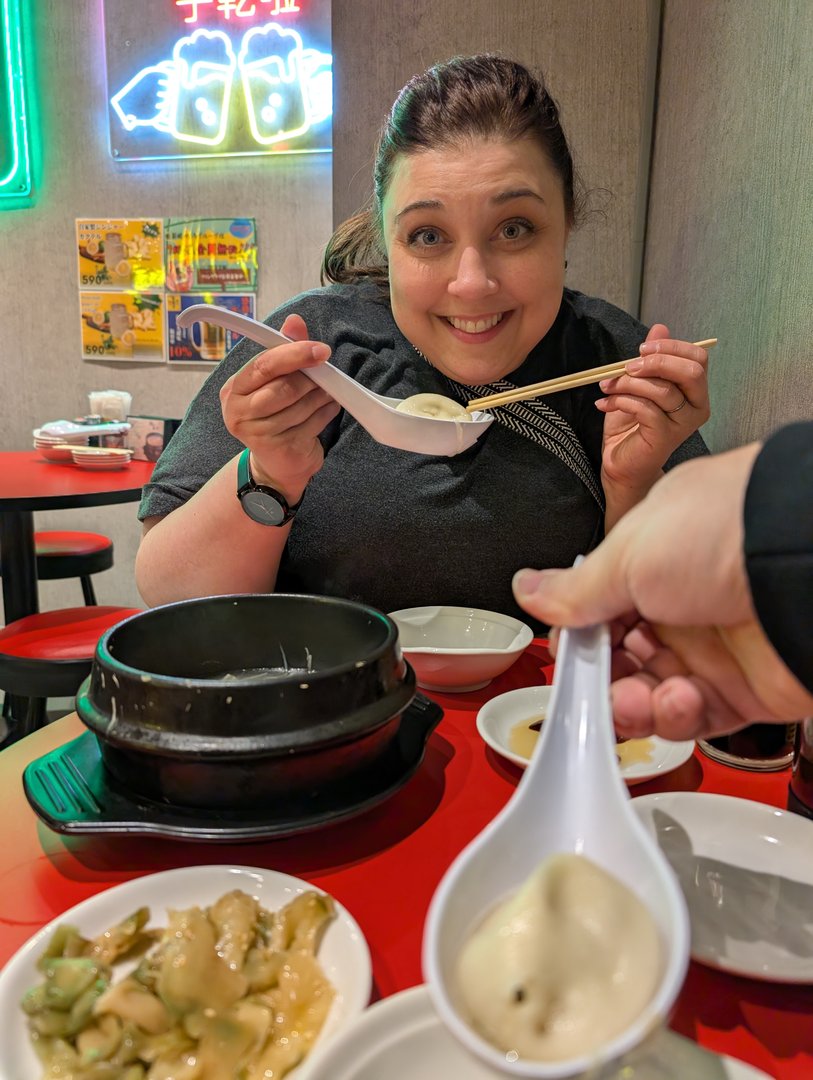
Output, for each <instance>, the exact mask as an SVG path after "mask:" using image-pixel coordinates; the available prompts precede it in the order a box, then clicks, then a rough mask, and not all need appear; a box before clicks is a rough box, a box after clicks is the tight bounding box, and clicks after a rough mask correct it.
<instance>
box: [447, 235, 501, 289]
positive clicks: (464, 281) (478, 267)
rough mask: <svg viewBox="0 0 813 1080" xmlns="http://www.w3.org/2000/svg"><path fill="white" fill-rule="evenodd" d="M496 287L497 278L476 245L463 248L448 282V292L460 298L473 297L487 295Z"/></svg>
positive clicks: (497, 286)
mask: <svg viewBox="0 0 813 1080" xmlns="http://www.w3.org/2000/svg"><path fill="white" fill-rule="evenodd" d="M498 288H499V285H498V283H497V280H496V278H495V277H494V274H493V271H491V270H490V268H489V266H488V263H487V262H486V259H485V258H484V257H483V254H482V252H480V251H479V250H478V249H477V248H476V247H466V248H464V249H463V251H462V252H461V253H460V258H459V259H458V262H457V267H456V268H455V271H454V272H453V274H452V278H451V280H450V282H449V292H450V293H451V294H452V295H453V296H459V297H461V298H475V297H478V296H489V295H490V294H491V293H494V292H496V291H497V289H498Z"/></svg>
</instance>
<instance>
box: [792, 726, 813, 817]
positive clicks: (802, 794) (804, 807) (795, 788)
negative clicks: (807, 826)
mask: <svg viewBox="0 0 813 1080" xmlns="http://www.w3.org/2000/svg"><path fill="white" fill-rule="evenodd" d="M788 810H793V811H795V813H797V814H804V816H805V817H809V818H811V819H812V820H813V716H808V718H807V719H806V720H801V721H800V722H799V724H798V725H797V727H796V742H795V746H794V751H793V769H792V772H791V778H790V787H789V788H788Z"/></svg>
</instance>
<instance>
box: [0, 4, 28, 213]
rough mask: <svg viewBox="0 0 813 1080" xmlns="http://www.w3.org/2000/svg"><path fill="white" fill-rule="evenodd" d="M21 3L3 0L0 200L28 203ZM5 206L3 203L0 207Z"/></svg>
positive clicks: (0, 78) (16, 203)
mask: <svg viewBox="0 0 813 1080" xmlns="http://www.w3.org/2000/svg"><path fill="white" fill-rule="evenodd" d="M21 3H22V0H2V8H1V9H0V10H2V19H3V27H2V33H3V36H2V45H3V56H2V66H0V199H3V200H14V204H15V205H18V206H19V205H24V204H25V203H26V202H28V201H30V196H31V193H32V181H31V154H30V147H29V139H28V117H27V113H26V89H25V72H24V63H23V34H22V11H21ZM0 205H3V206H4V207H5V206H7V205H8V204H7V203H6V202H4V203H2V204H0Z"/></svg>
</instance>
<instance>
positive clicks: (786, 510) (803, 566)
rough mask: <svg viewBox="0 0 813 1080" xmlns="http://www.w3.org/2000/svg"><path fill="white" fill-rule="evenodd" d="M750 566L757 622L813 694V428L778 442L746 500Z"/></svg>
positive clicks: (784, 431) (763, 455) (757, 466)
mask: <svg viewBox="0 0 813 1080" xmlns="http://www.w3.org/2000/svg"><path fill="white" fill-rule="evenodd" d="M744 524H745V566H746V571H747V573H748V580H749V582H750V585H751V595H752V597H753V600H754V607H755V608H756V612H757V616H758V618H759V621H760V623H761V624H762V628H763V630H764V631H765V633H766V634H767V636H768V638H769V639H770V641H771V644H772V645H773V647H774V648H775V649H776V651H777V652H778V653H779V655H780V656H781V657H782V659H783V660H784V662H785V663H786V664H787V666H788V667H789V668H790V670H791V671H792V672H793V674H794V675H795V676H796V678H797V679H798V680H799V682H801V683H802V684H803V685H804V686H806V687H807V688H808V690H810V691H813V421H805V422H803V423H797V424H790V425H788V426H787V427H784V428H781V429H780V430H779V431H777V432H776V433H775V434H774V435H772V436H771V437H770V438H769V439H768V441H767V442H766V443H765V445H764V447H763V448H762V450H761V451H760V454H759V456H758V457H757V459H756V462H755V463H754V468H753V471H752V473H751V478H750V480H749V482H748V489H747V491H746V494H745V508H744Z"/></svg>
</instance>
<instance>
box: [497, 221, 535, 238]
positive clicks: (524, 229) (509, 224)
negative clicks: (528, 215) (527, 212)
mask: <svg viewBox="0 0 813 1080" xmlns="http://www.w3.org/2000/svg"><path fill="white" fill-rule="evenodd" d="M531 232H533V225H531V223H530V221H506V223H505V224H504V225H503V227H502V235H503V236H504V237H505V239H506V240H519V239H521V238H522V237H523V236H527V235H528V234H529V233H531Z"/></svg>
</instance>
